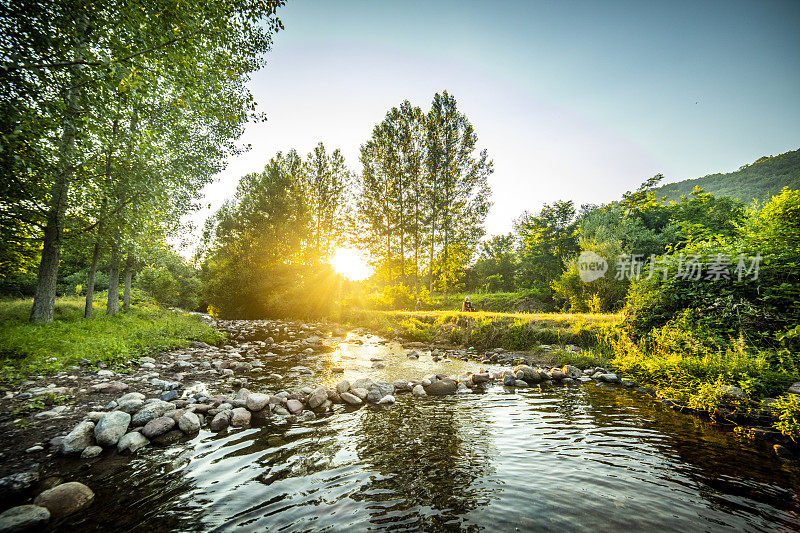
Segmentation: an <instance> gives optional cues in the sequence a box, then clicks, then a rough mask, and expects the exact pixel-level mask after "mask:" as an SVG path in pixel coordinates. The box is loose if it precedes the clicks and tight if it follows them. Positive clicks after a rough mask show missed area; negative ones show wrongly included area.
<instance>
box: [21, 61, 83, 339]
mask: <svg viewBox="0 0 800 533" xmlns="http://www.w3.org/2000/svg"><path fill="white" fill-rule="evenodd" d="M76 77H77V76H76V75H75V74H74V73H73V79H74V78H76ZM75 85H77V83H75ZM77 99H78V95H77V89H76V88H73V87H70V88H69V89H68V90H67V96H66V104H67V111H66V113H67V114H66V116H65V117H64V125H63V129H62V134H61V148H60V150H59V167H60V168H59V170H58V172H57V174H56V176H55V181H54V182H53V188H52V193H51V198H50V207H49V209H48V213H47V223H46V226H45V228H44V241H43V243H42V259H41V262H40V263H39V272H38V275H37V277H36V292H35V293H34V296H33V307H32V308H31V316H30V320H31V322H39V323H48V322H52V321H53V312H54V310H55V306H56V284H57V283H58V263H59V261H60V259H61V241H62V238H63V230H64V213H66V211H67V196H68V195H69V176H70V173H71V170H70V160H71V159H72V150H73V146H74V145H75V136H76V134H77V131H76V128H75V120H76V118H77V115H78V110H77Z"/></svg>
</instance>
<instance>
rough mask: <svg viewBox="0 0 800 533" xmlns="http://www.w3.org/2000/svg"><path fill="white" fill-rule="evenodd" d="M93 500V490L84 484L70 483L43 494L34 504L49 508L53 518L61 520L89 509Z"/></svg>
mask: <svg viewBox="0 0 800 533" xmlns="http://www.w3.org/2000/svg"><path fill="white" fill-rule="evenodd" d="M92 500H94V492H92V489H90V488H89V487H87V486H86V485H84V484H83V483H78V482H77V481H70V482H69V483H63V484H61V485H57V486H55V487H53V488H52V489H49V490H46V491H44V492H42V493H41V494H39V495H38V496H37V497H36V499H35V500H33V503H34V505H39V506H41V507H47V510H48V511H50V516H51V517H52V518H61V517H64V516H67V515H70V514H72V513H74V512H76V511H80V510H81V509H84V508H85V507H88V506H89V504H91V503H92Z"/></svg>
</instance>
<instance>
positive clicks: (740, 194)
mask: <svg viewBox="0 0 800 533" xmlns="http://www.w3.org/2000/svg"><path fill="white" fill-rule="evenodd" d="M695 187H702V188H703V189H705V190H706V192H710V193H711V194H713V195H714V196H729V197H731V198H738V199H740V200H742V201H744V202H745V203H749V202H750V201H752V200H753V199H758V200H768V199H770V198H771V197H772V196H773V195H775V194H778V193H779V192H780V191H781V189H782V188H783V187H789V188H792V189H800V149H798V150H794V151H792V152H786V153H785V154H781V155H776V156H765V157H762V158H759V159H758V160H756V161H755V162H754V163H752V164H750V165H744V166H742V167H741V168H740V169H739V170H737V171H736V172H729V173H727V174H709V175H708V176H704V177H702V178H695V179H689V180H684V181H679V182H676V183H668V184H666V185H663V186H661V187H659V188H657V189H655V191H654V192H655V193H656V196H657V197H661V196H666V197H667V199H668V200H678V199H680V197H681V195H684V194H689V193H690V192H692V189H694V188H695Z"/></svg>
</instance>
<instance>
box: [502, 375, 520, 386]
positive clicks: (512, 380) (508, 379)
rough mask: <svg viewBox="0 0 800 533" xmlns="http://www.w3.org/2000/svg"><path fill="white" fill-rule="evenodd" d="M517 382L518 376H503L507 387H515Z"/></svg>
mask: <svg viewBox="0 0 800 533" xmlns="http://www.w3.org/2000/svg"><path fill="white" fill-rule="evenodd" d="M516 384H517V378H516V376H514V375H513V374H506V375H505V376H503V385H505V386H506V387H514V386H516Z"/></svg>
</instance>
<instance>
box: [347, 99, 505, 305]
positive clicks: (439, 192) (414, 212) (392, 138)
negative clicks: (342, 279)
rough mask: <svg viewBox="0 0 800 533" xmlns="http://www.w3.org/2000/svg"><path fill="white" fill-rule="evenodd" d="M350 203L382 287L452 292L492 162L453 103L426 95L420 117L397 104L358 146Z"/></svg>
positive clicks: (479, 227)
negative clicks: (354, 197)
mask: <svg viewBox="0 0 800 533" xmlns="http://www.w3.org/2000/svg"><path fill="white" fill-rule="evenodd" d="M361 164H362V168H363V170H362V175H361V182H360V189H359V195H358V202H357V215H358V223H359V227H360V228H361V231H359V234H360V235H361V243H362V245H363V246H364V247H366V248H367V249H369V250H370V252H371V254H372V256H373V257H374V258H375V260H376V262H377V264H378V268H377V272H378V275H379V277H381V278H382V280H383V282H384V283H386V284H388V285H393V284H394V283H395V281H400V282H401V283H406V284H412V283H413V285H414V287H419V285H420V282H421V278H422V277H423V275H424V272H425V270H427V274H428V283H427V284H428V287H429V290H431V291H433V290H442V291H444V292H448V291H454V290H456V291H457V290H459V286H460V285H461V284H462V282H463V280H462V278H463V272H464V269H465V267H466V266H467V265H468V264H469V263H470V261H471V260H472V256H473V252H474V248H475V245H476V244H477V242H478V240H479V239H480V238H481V237H482V236H483V221H484V219H485V218H486V215H487V213H488V209H489V205H490V204H489V195H490V189H489V186H488V183H487V178H488V176H489V175H491V173H492V162H491V161H490V160H489V159H488V155H487V153H486V151H485V150H483V151H480V152H478V151H477V135H476V134H475V131H474V129H473V127H472V125H471V124H470V122H469V120H468V119H467V117H466V116H465V115H464V114H463V113H461V112H460V111H459V110H458V108H457V105H456V100H455V98H454V97H453V96H452V95H450V94H449V93H448V92H447V91H444V92H443V93H441V94H440V93H436V94H435V95H434V96H433V101H432V103H431V109H430V111H429V112H428V113H423V112H422V110H421V109H420V108H418V107H413V106H412V105H411V103H410V102H408V101H404V102H403V103H402V104H400V106H399V108H398V107H394V108H392V109H390V110H389V111H388V112H387V114H386V117H385V118H384V120H383V121H382V122H381V123H380V124H378V125H376V126H375V128H374V129H373V132H372V136H371V138H370V139H369V140H368V141H367V142H366V143H365V144H364V145H362V147H361Z"/></svg>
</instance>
